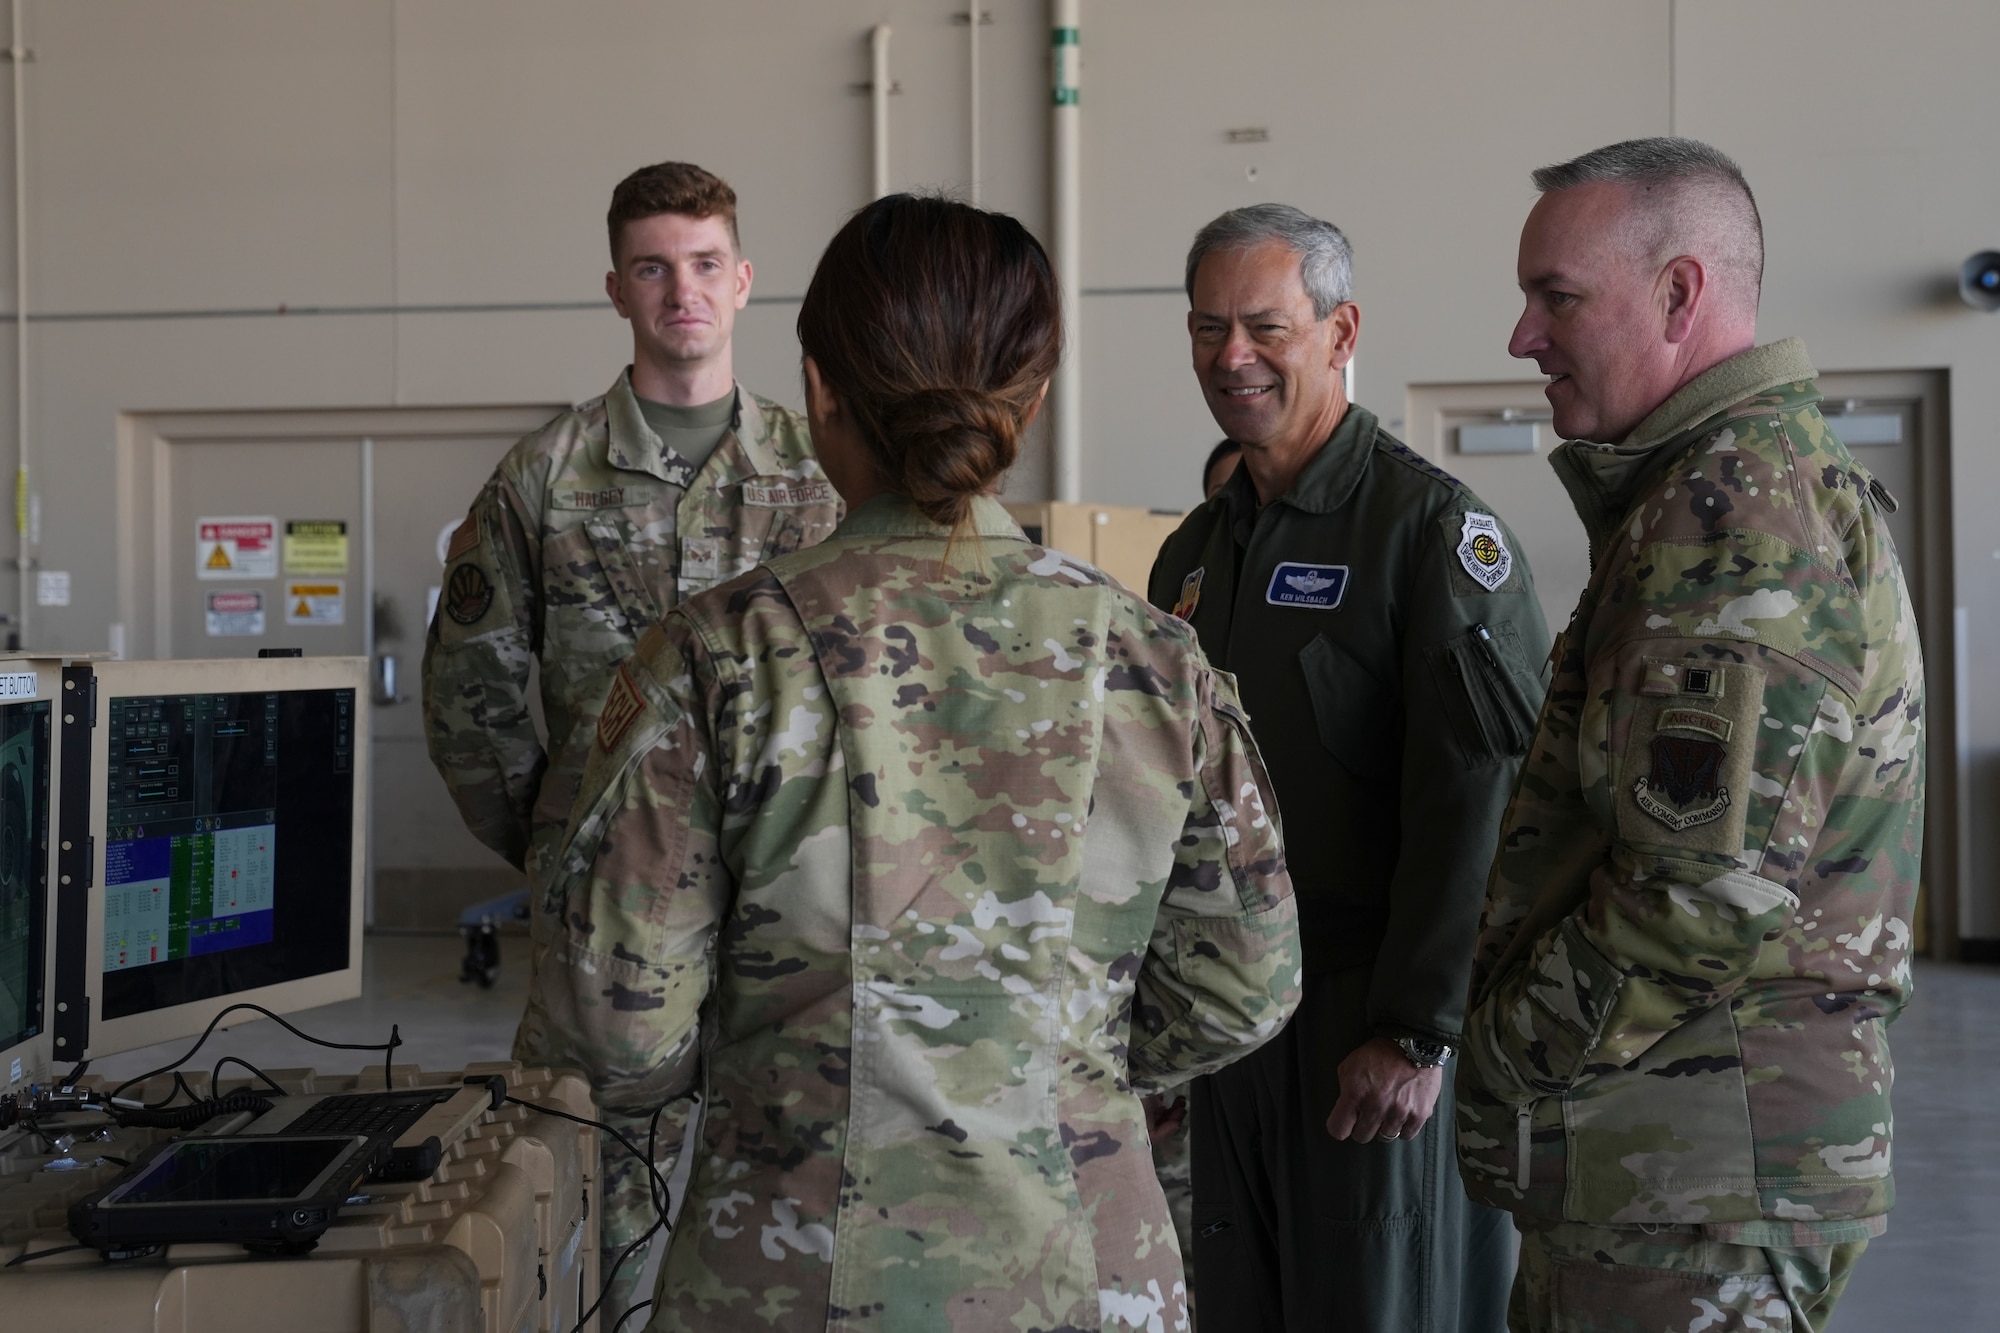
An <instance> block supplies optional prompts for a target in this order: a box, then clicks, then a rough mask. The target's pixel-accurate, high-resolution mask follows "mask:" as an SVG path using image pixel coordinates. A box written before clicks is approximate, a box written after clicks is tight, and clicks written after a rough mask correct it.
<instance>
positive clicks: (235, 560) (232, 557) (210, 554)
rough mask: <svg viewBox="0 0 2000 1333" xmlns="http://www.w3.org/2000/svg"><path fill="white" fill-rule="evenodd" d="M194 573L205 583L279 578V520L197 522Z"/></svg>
mask: <svg viewBox="0 0 2000 1333" xmlns="http://www.w3.org/2000/svg"><path fill="white" fill-rule="evenodd" d="M194 522H195V543H194V572H195V577H197V578H204V579H274V578H276V577H278V520H277V519H275V518H198V519H196V520H195V521H194Z"/></svg>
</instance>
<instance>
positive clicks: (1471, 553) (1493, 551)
mask: <svg viewBox="0 0 2000 1333" xmlns="http://www.w3.org/2000/svg"><path fill="white" fill-rule="evenodd" d="M1457 555H1458V563H1459V564H1461V565H1464V566H1465V572H1466V573H1468V574H1470V575H1471V576H1472V581H1473V582H1474V583H1477V584H1478V585H1479V586H1480V587H1482V588H1484V589H1486V591H1488V592H1492V591H1494V590H1495V589H1497V588H1498V587H1499V586H1500V585H1501V584H1503V583H1505V582H1506V581H1507V576H1508V575H1509V574H1511V573H1513V572H1514V553H1513V552H1512V551H1510V550H1508V549H1507V538H1506V537H1505V536H1504V535H1502V533H1501V531H1500V520H1499V519H1497V518H1495V517H1493V515H1491V514H1475V513H1473V512H1472V511H1471V510H1469V509H1468V510H1467V511H1466V513H1465V523H1464V526H1462V527H1461V528H1460V529H1459V540H1458V552H1457Z"/></svg>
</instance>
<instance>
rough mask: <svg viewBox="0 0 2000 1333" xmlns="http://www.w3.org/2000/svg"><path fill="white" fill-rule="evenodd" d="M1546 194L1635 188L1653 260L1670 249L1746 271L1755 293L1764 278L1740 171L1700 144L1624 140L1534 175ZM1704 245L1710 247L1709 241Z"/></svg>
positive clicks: (1760, 227) (1760, 233)
mask: <svg viewBox="0 0 2000 1333" xmlns="http://www.w3.org/2000/svg"><path fill="white" fill-rule="evenodd" d="M1532 179H1533V180H1534V182H1535V188H1536V189H1537V190H1539V191H1540V192H1541V193H1543V194H1554V193H1556V192H1558V191H1562V190H1574V189H1576V188H1577V187H1578V186H1580V185H1594V184H1597V183H1599V182H1610V183H1613V184H1617V185H1623V186H1626V187H1628V188H1630V189H1631V190H1632V191H1633V192H1634V194H1635V195H1636V196H1637V197H1638V198H1639V200H1640V201H1641V203H1642V206H1644V207H1645V210H1646V212H1647V213H1648V214H1650V216H1651V220H1652V223H1653V226H1652V228H1651V230H1650V232H1649V234H1648V235H1646V236H1645V238H1644V240H1645V242H1646V244H1647V246H1648V248H1649V249H1650V250H1651V251H1652V254H1653V257H1655V258H1658V259H1664V258H1666V257H1667V252H1668V251H1669V250H1683V251H1686V252H1690V253H1692V252H1693V250H1694V249H1695V248H1702V249H1705V250H1707V252H1708V253H1706V254H1697V255H1696V257H1697V258H1703V259H1707V260H1709V261H1710V262H1716V263H1721V264H1724V265H1727V266H1732V267H1735V268H1737V269H1739V270H1741V271H1742V272H1743V274H1744V276H1746V277H1747V278H1748V279H1749V282H1750V291H1751V294H1752V296H1753V299H1754V296H1755V293H1756V291H1757V288H1758V287H1759V286H1761V285H1762V283H1763V278H1764V223H1763V219H1762V218H1761V217H1759V216H1758V213H1757V199H1756V196H1755V195H1753V194H1751V193H1750V182H1749V181H1747V180H1745V179H1744V178H1743V168H1741V167H1739V166H1737V165H1736V163H1735V162H1734V161H1732V160H1731V159H1730V157H1729V155H1728V154H1727V153H1725V152H1723V151H1722V150H1721V149H1719V148H1716V147H1714V146H1712V145H1710V144H1705V143H1703V142H1702V141H1701V140H1699V139H1670V138H1665V137H1661V138H1654V139H1627V140H1625V141H1624V142H1623V143H1614V144H1608V145H1606V146H1605V147H1603V148H1597V149H1593V150H1591V151H1590V152H1588V153H1585V154H1584V155H1583V156H1582V157H1579V158H1574V159H1572V160H1570V161H1568V162H1560V163H1557V164H1556V165H1555V166H1550V167H1541V168H1539V169H1537V170H1536V171H1535V172H1533V173H1532ZM1704 243H1705V244H1704Z"/></svg>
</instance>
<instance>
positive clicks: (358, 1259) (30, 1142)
mask: <svg viewBox="0 0 2000 1333" xmlns="http://www.w3.org/2000/svg"><path fill="white" fill-rule="evenodd" d="M269 1072H270V1074H271V1076H272V1077H273V1078H274V1079H276V1080H277V1082H279V1083H280V1084H282V1085H283V1086H284V1088H285V1090H286V1091H287V1092H294V1093H329V1092H347V1091H369V1090H373V1089H377V1088H381V1087H382V1086H383V1081H382V1067H381V1066H380V1065H376V1066H374V1067H373V1068H372V1069H364V1070H362V1071H361V1072H360V1073H359V1074H349V1075H340V1076H337V1077H328V1076H324V1075H316V1074H314V1073H313V1072H312V1071H311V1070H302V1069H294V1070H271V1071H269ZM485 1074H502V1075H505V1076H506V1079H507V1091H508V1095H509V1096H513V1097H520V1098H523V1099H525V1100H529V1101H536V1102H541V1103H543V1104H545V1105H547V1106H549V1107H552V1108H554V1109H557V1110H561V1111H567V1112H569V1113H570V1114H571V1115H578V1116H587V1117H592V1118H595V1117H596V1115H597V1112H596V1110H595V1109H594V1107H593V1105H592V1102H591V1098H590V1086H589V1085H588V1084H587V1083H585V1082H584V1081H583V1079H581V1078H579V1077H578V1076H576V1075H575V1074H570V1073H551V1072H550V1071H548V1070H545V1069H523V1068H521V1067H520V1066H519V1065H517V1064H510V1063H493V1064H477V1065H469V1066H467V1067H466V1068H465V1070H464V1071H463V1075H464V1076H472V1075H485ZM460 1077H461V1075H460V1074H458V1073H452V1074H425V1073H423V1072H421V1071H419V1070H417V1069H414V1068H410V1067H406V1066H397V1067H396V1068H395V1070H394V1072H393V1079H394V1082H395V1084H396V1086H398V1087H419V1086H425V1085H435V1084H444V1083H455V1082H457V1081H458V1080H459V1078H460ZM191 1081H192V1082H194V1083H195V1085H196V1086H197V1087H200V1088H203V1089H206V1087H207V1079H206V1078H205V1077H200V1078H194V1079H192V1080H191ZM91 1085H97V1086H98V1087H99V1090H100V1091H109V1088H108V1087H104V1086H103V1085H102V1084H101V1083H100V1081H99V1080H97V1079H95V1078H91V1079H86V1080H85V1086H91ZM232 1086H235V1087H242V1086H245V1085H244V1084H242V1083H236V1084H233V1085H232V1084H230V1083H227V1082H225V1084H224V1085H223V1090H225V1091H227V1090H229V1089H230V1088H231V1087H232ZM170 1087H171V1081H170V1080H168V1079H157V1080H155V1081H153V1082H152V1083H150V1084H146V1085H143V1086H142V1087H140V1088H138V1089H137V1090H136V1091H134V1092H128V1094H127V1095H128V1096H143V1097H145V1098H146V1099H147V1100H157V1099H159V1098H162V1097H164V1096H166V1094H167V1092H168V1091H169V1089H170ZM103 1123H104V1118H103V1117H102V1116H100V1115H87V1114H78V1115H72V1116H65V1117H61V1118H60V1119H59V1120H56V1121H51V1122H45V1124H44V1128H43V1133H44V1137H40V1138H38V1137H36V1136H34V1135H29V1136H27V1137H26V1138H25V1139H23V1140H19V1141H17V1142H15V1143H14V1144H12V1145H10V1146H9V1147H8V1149H7V1150H6V1151H5V1152H4V1153H0V1265H4V1264H6V1263H7V1261H8V1260H10V1259H14V1258H16V1257H18V1256H19V1255H21V1254H23V1253H32V1252H34V1251H38V1250H44V1249H52V1248H55V1247H57V1246H61V1245H70V1244H74V1238H72V1237H71V1236H70V1234H69V1231H68V1210H69V1205H70V1204H71V1203H73V1202H74V1201H76V1200H78V1199H80V1198H82V1197H83V1196H84V1195H86V1194H89V1193H90V1192H91V1191H93V1190H95V1189H98V1188H100V1187H101V1186H103V1185H106V1184H108V1183H109V1182H110V1181H111V1180H113V1179H114V1178H116V1176H117V1175H118V1173H119V1172H120V1171H121V1170H123V1168H122V1167H121V1166H119V1165H118V1164H116V1163H113V1162H102V1161H100V1159H101V1158H103V1157H105V1156H113V1157H122V1158H125V1159H126V1160H128V1161H129V1160H131V1159H132V1157H133V1156H134V1155H135V1154H137V1152H138V1151H139V1150H140V1149H142V1148H144V1147H145V1146H147V1145H148V1144H151V1143H155V1142H158V1141H160V1140H162V1139H165V1138H170V1137H172V1136H173V1132H172V1131H167V1130H148V1129H116V1128H113V1129H111V1130H110V1132H109V1135H108V1137H103V1138H93V1137H90V1136H89V1135H90V1131H92V1130H94V1129H96V1128H97V1127H98V1126H100V1125H102V1124H103ZM69 1136H74V1141H71V1142H69V1143H68V1151H67V1153H63V1152H59V1151H50V1150H49V1146H48V1145H50V1144H53V1145H54V1146H57V1147H60V1146H61V1144H63V1143H64V1142H65V1141H67V1140H68V1139H69ZM597 1140H598V1132H597V1131H596V1130H594V1129H592V1128H589V1127H588V1126H584V1125H578V1124H575V1123H573V1122H571V1121H567V1120H562V1119H558V1118H557V1117H555V1116H553V1115H545V1114H542V1113H540V1112H538V1111H535V1110H532V1109H530V1108H528V1107H523V1106H516V1105H514V1104H513V1103H511V1102H509V1103H505V1104H503V1105H502V1106H500V1108H499V1109H498V1110H494V1111H489V1112H487V1113H486V1114H485V1115H484V1116H483V1117H481V1120H480V1122H479V1123H478V1124H475V1125H474V1126H473V1127H472V1128H471V1129H470V1130H469V1131H468V1132H467V1133H466V1136H465V1137H464V1138H463V1139H461V1140H460V1141H459V1142H458V1143H456V1144H454V1145H452V1146H451V1147H450V1148H449V1149H448V1150H447V1151H446V1154H445V1158H444V1162H443V1164H442V1165H440V1166H439V1168H438V1170H437V1172H436V1174H434V1175H433V1176H432V1177H431V1178H430V1179H429V1180H425V1181H419V1182H415V1183H410V1184H381V1183H374V1182H365V1183H364V1184H362V1185H361V1186H360V1187H359V1188H360V1189H361V1190H362V1191H363V1192H364V1193H365V1197H366V1199H367V1202H365V1203H355V1204H350V1205H349V1206H347V1207H346V1208H343V1209H342V1210H341V1212H340V1215H339V1217H338V1218H336V1219H335V1221H334V1224H333V1226H332V1227H330V1228H329V1229H328V1230H327V1232H326V1234H325V1235H324V1236H323V1237H321V1238H320V1242H319V1246H318V1248H317V1249H315V1250H313V1251H312V1252H311V1253H310V1254H306V1255H299V1256H287V1257H281V1258H266V1257H260V1256H255V1255H251V1254H249V1253H248V1252H246V1251H245V1250H244V1249H243V1248H242V1247H241V1246H236V1245H207V1244H200V1245H169V1246H167V1247H166V1248H165V1249H164V1250H162V1251H160V1252H159V1253H157V1254H154V1255H152V1256H150V1257H148V1258H143V1259H131V1260H121V1261H118V1262H114V1263H105V1262H104V1261H102V1260H101V1259H99V1258H98V1256H97V1255H96V1254H95V1253H94V1252H92V1251H89V1250H72V1251H69V1252H68V1253H64V1254H55V1255H50V1256H48V1257H46V1258H41V1259H35V1260H32V1261H30V1262H28V1263H26V1264H23V1265H20V1266H18V1267H12V1268H9V1267H0V1325H4V1326H5V1327H7V1328H10V1329H11V1328H21V1329H28V1328H47V1329H76V1330H88V1331H89V1333H168V1331H169V1330H171V1331H172V1333H264V1331H265V1330H271V1329H283V1330H285V1333H481V1331H482V1330H483V1333H530V1331H533V1333H569V1331H570V1330H571V1329H573V1328H575V1327H576V1322H577V1319H578V1317H579V1316H580V1315H581V1314H582V1313H583V1311H584V1310H586V1309H588V1308H589V1307H590V1305H591V1304H592V1302H594V1301H595V1300H596V1299H597V1294H598V1284H599V1277H598V1265H597V1223H596V1222H595V1221H594V1220H593V1219H592V1218H591V1209H592V1207H593V1206H594V1204H595V1200H594V1199H593V1197H592V1196H593V1195H594V1194H595V1193H596V1191H597V1179H596V1176H597V1151H598V1150H597ZM52 1162H73V1163H75V1164H76V1165H74V1166H68V1167H54V1168H52V1167H51V1163H52ZM595 1325H596V1320H595V1319H593V1320H592V1321H591V1325H590V1326H589V1327H587V1328H586V1330H585V1333H594V1329H595Z"/></svg>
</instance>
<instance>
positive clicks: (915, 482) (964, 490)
mask: <svg viewBox="0 0 2000 1333" xmlns="http://www.w3.org/2000/svg"><path fill="white" fill-rule="evenodd" d="M880 427H881V431H882V436H883V438H882V441H881V444H882V453H883V456H884V461H885V462H887V463H888V465H889V467H890V470H891V480H892V481H893V482H895V483H896V486H897V489H898V490H900V491H902V493H903V494H904V495H906V496H908V497H909V499H910V502H911V503H912V504H914V505H916V506H917V508H919V509H921V510H922V511H923V512H924V514H925V516H926V517H928V518H930V519H931V520H932V521H933V522H936V523H942V524H945V525H947V526H950V527H957V526H958V524H959V523H960V522H962V521H963V520H964V518H965V516H966V515H967V514H968V513H970V512H971V509H972V501H973V498H974V497H975V496H978V495H981V494H984V493H985V492H987V491H990V490H991V489H992V488H993V486H994V484H995V483H996V482H998V481H999V479H1000V477H1001V475H1002V474H1003V473H1005V472H1006V471H1007V469H1008V468H1010V467H1012V466H1013V465H1014V458H1015V455H1016V454H1017V453H1019V451H1020V436H1021V423H1020V420H1019V418H1018V417H1017V416H1016V414H1015V409H1014V407H1013V406H1012V405H1011V404H1010V403H1008V402H1007V401H1006V400H1004V399H1002V398H1000V397H999V396H998V395H995V394H991V393H987V392H985V391H984V390H981V389H971V388H938V389H919V390H917V391H916V392H914V393H911V394H909V395H907V396H906V397H903V398H901V399H899V400H897V401H896V402H895V403H893V404H890V405H888V407H887V410H886V411H885V412H884V413H883V415H882V419H881V422H880Z"/></svg>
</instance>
